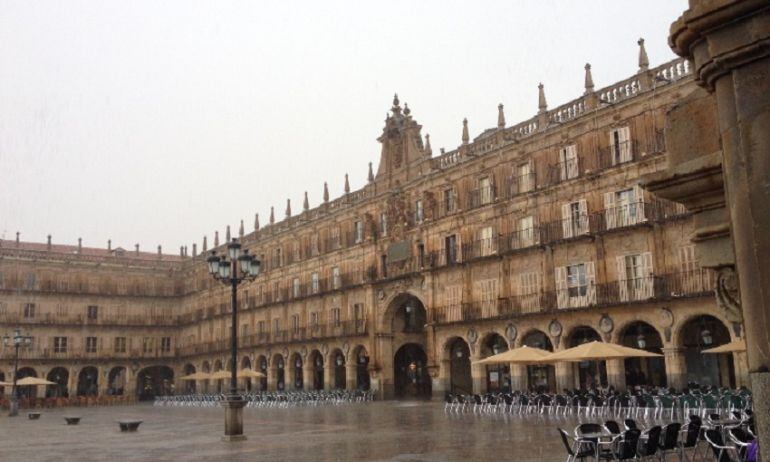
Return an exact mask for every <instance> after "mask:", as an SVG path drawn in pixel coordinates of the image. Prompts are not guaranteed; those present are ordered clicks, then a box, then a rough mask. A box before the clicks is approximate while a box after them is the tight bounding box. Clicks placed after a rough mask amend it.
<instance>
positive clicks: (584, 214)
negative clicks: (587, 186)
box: [561, 199, 588, 239]
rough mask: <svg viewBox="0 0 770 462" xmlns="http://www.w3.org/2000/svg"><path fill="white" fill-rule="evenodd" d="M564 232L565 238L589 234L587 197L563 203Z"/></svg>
mask: <svg viewBox="0 0 770 462" xmlns="http://www.w3.org/2000/svg"><path fill="white" fill-rule="evenodd" d="M561 213H562V233H563V237H564V238H565V239H569V238H571V237H575V236H579V235H581V234H588V204H587V203H586V200H585V199H580V200H577V201H574V202H569V203H567V204H564V205H562V207H561Z"/></svg>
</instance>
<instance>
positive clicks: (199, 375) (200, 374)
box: [179, 372, 211, 380]
mask: <svg viewBox="0 0 770 462" xmlns="http://www.w3.org/2000/svg"><path fill="white" fill-rule="evenodd" d="M210 378H211V376H210V375H209V374H207V373H205V372H193V373H192V374H190V375H185V376H182V377H179V380H208V379H210Z"/></svg>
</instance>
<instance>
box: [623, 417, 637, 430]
mask: <svg viewBox="0 0 770 462" xmlns="http://www.w3.org/2000/svg"><path fill="white" fill-rule="evenodd" d="M623 425H624V426H625V427H626V430H634V429H638V428H639V427H638V426H637V425H636V421H635V420H634V419H626V420H624V421H623Z"/></svg>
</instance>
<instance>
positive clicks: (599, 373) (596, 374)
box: [567, 326, 607, 390]
mask: <svg viewBox="0 0 770 462" xmlns="http://www.w3.org/2000/svg"><path fill="white" fill-rule="evenodd" d="M593 341H597V342H601V341H602V339H601V337H600V336H599V333H598V332H596V331H595V330H594V329H592V328H591V327H588V326H580V327H576V328H575V329H574V330H573V331H572V334H571V335H570V337H569V342H567V347H568V348H573V347H576V346H580V345H582V344H584V343H588V342H593ZM573 367H574V369H573V370H575V369H576V370H577V371H576V374H575V375H576V377H575V378H576V379H577V384H578V387H579V388H580V389H582V390H590V389H592V388H597V387H606V386H607V361H580V362H578V363H574V366H573Z"/></svg>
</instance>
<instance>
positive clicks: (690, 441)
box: [679, 419, 701, 460]
mask: <svg viewBox="0 0 770 462" xmlns="http://www.w3.org/2000/svg"><path fill="white" fill-rule="evenodd" d="M684 433H685V437H684V439H680V440H679V458H680V459H682V460H685V459H686V454H685V451H686V450H688V449H690V450H692V457H691V458H690V460H695V456H696V454H697V453H698V442H700V440H701V424H700V419H698V420H697V421H692V420H691V421H690V422H689V423H688V424H687V425H686V426H685V429H684Z"/></svg>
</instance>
